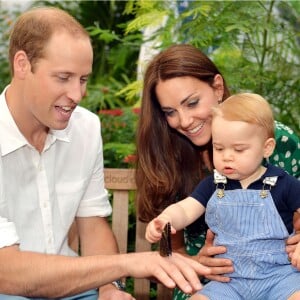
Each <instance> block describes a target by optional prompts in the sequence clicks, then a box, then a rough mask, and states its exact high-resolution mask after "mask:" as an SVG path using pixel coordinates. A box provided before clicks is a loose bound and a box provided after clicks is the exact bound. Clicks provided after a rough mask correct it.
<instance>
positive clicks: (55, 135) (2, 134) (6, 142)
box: [0, 86, 70, 156]
mask: <svg viewBox="0 0 300 300" xmlns="http://www.w3.org/2000/svg"><path fill="white" fill-rule="evenodd" d="M7 88H8V86H7V87H6V88H5V89H4V90H3V92H2V93H1V95H0V145H1V152H2V156H4V155H6V154H8V153H11V152H13V151H15V150H17V149H19V148H21V147H23V146H25V145H30V144H29V143H28V141H27V140H26V138H25V137H24V136H23V134H22V133H21V132H20V130H19V128H18V126H17V124H16V123H15V121H14V119H13V117H12V115H11V113H10V111H9V109H8V106H7V103H6V98H5V93H6V90H7ZM68 133H69V129H68V128H66V129H64V130H52V129H50V131H49V133H48V135H49V138H48V139H47V141H48V140H49V142H50V143H51V144H52V143H54V142H55V140H60V141H64V142H70V137H69V134H68ZM45 148H46V145H45Z"/></svg>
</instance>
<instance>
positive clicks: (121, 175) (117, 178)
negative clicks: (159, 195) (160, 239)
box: [69, 168, 172, 300]
mask: <svg viewBox="0 0 300 300" xmlns="http://www.w3.org/2000/svg"><path fill="white" fill-rule="evenodd" d="M104 176H105V187H106V188H107V189H108V190H109V191H110V193H112V207H113V212H112V229H113V232H114V234H115V236H116V238H117V241H118V245H119V249H120V252H121V253H126V252H127V251H128V224H129V220H128V218H129V194H130V191H134V190H136V184H135V177H134V169H108V168H106V169H105V170H104ZM145 227H146V224H145V223H142V222H140V221H139V220H138V218H137V217H136V226H135V245H134V249H133V251H135V252H142V251H149V250H150V249H151V245H150V244H149V243H148V242H147V241H146V240H145ZM75 231H76V229H75V228H72V229H71V231H70V235H69V242H70V245H71V247H72V248H73V249H76V247H77V245H78V239H77V235H76V232H75ZM133 282H134V297H135V298H136V299H137V300H149V299H150V281H149V280H147V279H133ZM151 287H153V284H151ZM154 288H156V290H157V297H156V299H157V300H169V299H172V291H171V290H169V289H167V288H165V287H164V286H162V285H161V284H157V285H156V286H154Z"/></svg>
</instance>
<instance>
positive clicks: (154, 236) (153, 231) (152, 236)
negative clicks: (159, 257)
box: [145, 217, 168, 243]
mask: <svg viewBox="0 0 300 300" xmlns="http://www.w3.org/2000/svg"><path fill="white" fill-rule="evenodd" d="M167 223H168V220H165V219H163V218H160V217H156V218H154V219H153V220H152V221H151V222H150V223H149V224H148V225H147V228H146V234H145V237H146V240H147V241H148V242H150V243H156V242H158V241H159V240H160V239H161V236H162V232H163V230H164V228H165V226H166V224H167Z"/></svg>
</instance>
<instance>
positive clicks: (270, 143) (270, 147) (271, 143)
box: [264, 138, 276, 158]
mask: <svg viewBox="0 0 300 300" xmlns="http://www.w3.org/2000/svg"><path fill="white" fill-rule="evenodd" d="M275 146H276V141H275V139H274V138H269V139H267V140H266V141H265V145H264V158H268V157H270V156H271V155H272V153H273V151H274V149H275Z"/></svg>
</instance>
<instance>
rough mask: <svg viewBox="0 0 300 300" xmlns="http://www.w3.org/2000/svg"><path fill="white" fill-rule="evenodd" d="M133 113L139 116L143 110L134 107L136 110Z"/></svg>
mask: <svg viewBox="0 0 300 300" xmlns="http://www.w3.org/2000/svg"><path fill="white" fill-rule="evenodd" d="M132 112H133V113H135V114H137V115H139V114H140V112H141V108H140V107H134V108H133V109H132Z"/></svg>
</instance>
